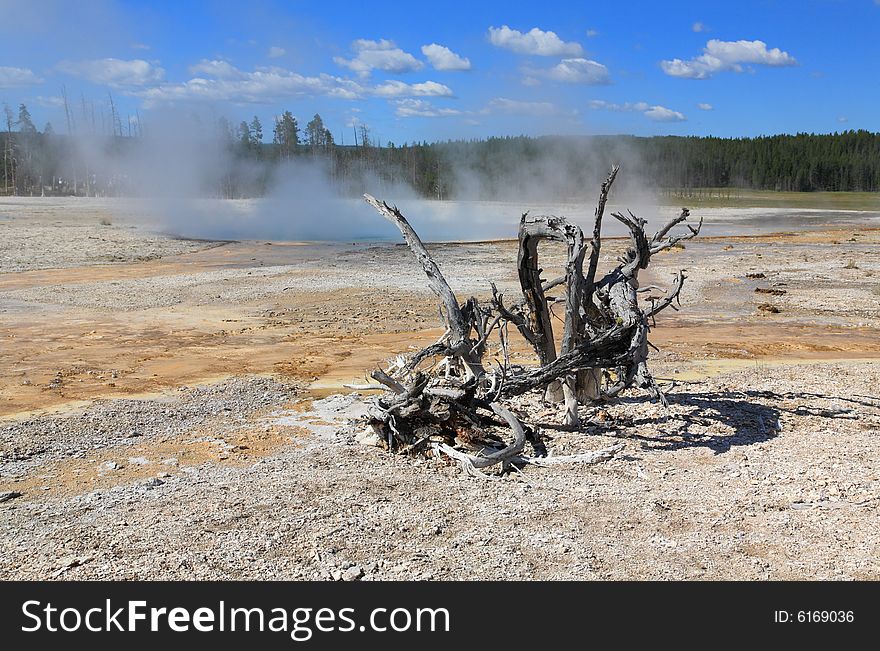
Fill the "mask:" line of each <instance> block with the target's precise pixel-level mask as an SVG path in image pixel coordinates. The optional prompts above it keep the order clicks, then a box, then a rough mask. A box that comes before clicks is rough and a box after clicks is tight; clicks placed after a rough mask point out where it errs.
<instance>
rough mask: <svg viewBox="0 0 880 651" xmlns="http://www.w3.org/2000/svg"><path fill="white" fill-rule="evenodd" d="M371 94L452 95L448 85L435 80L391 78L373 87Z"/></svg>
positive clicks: (380, 95)
mask: <svg viewBox="0 0 880 651" xmlns="http://www.w3.org/2000/svg"><path fill="white" fill-rule="evenodd" d="M371 94H373V95H377V96H379V97H406V96H416V97H452V96H453V94H454V93H453V92H452V89H451V88H450V87H449V86H445V85H443V84H438V83H437V82H436V81H424V82H421V83H418V84H405V83H403V82H402V81H397V80H396V79H392V80H389V81H386V82H384V83H383V84H381V85H379V86H376V87H375V88H373V89H372V91H371Z"/></svg>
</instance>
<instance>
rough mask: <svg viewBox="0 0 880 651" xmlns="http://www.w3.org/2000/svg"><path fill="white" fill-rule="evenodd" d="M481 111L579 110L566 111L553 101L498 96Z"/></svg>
mask: <svg viewBox="0 0 880 651" xmlns="http://www.w3.org/2000/svg"><path fill="white" fill-rule="evenodd" d="M480 112H481V113H512V114H516V115H539V116H548V115H562V114H565V113H569V114H574V113H577V111H564V110H562V109H560V108H559V107H558V106H556V105H555V104H552V103H551V102H522V101H519V100H514V99H508V98H506V97H496V98H495V99H493V100H492V101H491V102H489V104H487V105H486V108H484V109H483V110H482V111H480Z"/></svg>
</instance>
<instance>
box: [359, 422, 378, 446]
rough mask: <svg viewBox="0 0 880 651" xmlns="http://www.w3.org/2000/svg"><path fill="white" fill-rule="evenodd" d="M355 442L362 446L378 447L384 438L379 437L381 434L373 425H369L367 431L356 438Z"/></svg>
mask: <svg viewBox="0 0 880 651" xmlns="http://www.w3.org/2000/svg"><path fill="white" fill-rule="evenodd" d="M354 440H355V441H356V442H358V443H359V444H360V445H367V446H372V447H376V446H378V445H379V443H380V441H381V440H382V437H381V436H379V433H378V432H377V431H376V428H375V427H374V426H373V425H367V427H366V429H364V430H363V431H362V432H360V433H359V434H358V435H357V436H355V437H354Z"/></svg>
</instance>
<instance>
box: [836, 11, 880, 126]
mask: <svg viewBox="0 0 880 651" xmlns="http://www.w3.org/2000/svg"><path fill="white" fill-rule="evenodd" d="M875 2H876V3H877V4H878V5H880V0H875ZM837 121H838V122H840V123H841V124H846V123H847V122H849V118H848V117H846V116H845V115H841V116H840V117H839V118H837Z"/></svg>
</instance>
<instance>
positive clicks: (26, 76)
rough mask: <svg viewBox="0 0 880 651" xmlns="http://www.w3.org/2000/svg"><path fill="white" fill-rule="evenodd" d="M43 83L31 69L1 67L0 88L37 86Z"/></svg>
mask: <svg viewBox="0 0 880 651" xmlns="http://www.w3.org/2000/svg"><path fill="white" fill-rule="evenodd" d="M42 83H43V80H42V79H40V78H39V77H38V76H37V75H35V74H34V72H33V70H30V69H29V68H11V67H7V66H0V88H15V87H17V86H35V85H37V84H42Z"/></svg>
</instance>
